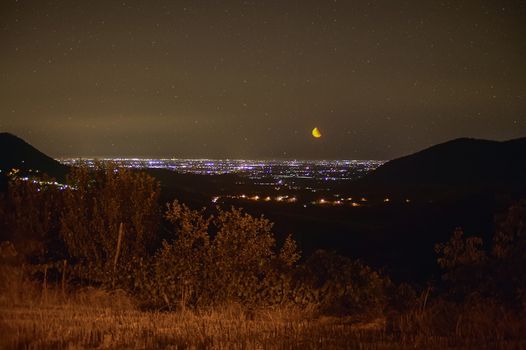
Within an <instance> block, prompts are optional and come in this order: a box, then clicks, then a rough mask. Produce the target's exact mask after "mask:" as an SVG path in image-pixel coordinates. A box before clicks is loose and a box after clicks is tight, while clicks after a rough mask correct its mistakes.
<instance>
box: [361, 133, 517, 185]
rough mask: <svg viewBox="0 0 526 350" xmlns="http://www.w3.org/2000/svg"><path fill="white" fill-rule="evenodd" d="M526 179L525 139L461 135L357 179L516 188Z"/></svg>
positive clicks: (368, 182) (364, 182) (375, 182)
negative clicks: (487, 138) (490, 139)
mask: <svg viewBox="0 0 526 350" xmlns="http://www.w3.org/2000/svg"><path fill="white" fill-rule="evenodd" d="M525 178H526V138H520V139H515V140H510V141H503V142H498V141H488V140H479V139H469V138H459V139H455V140H452V141H448V142H445V143H442V144H438V145H435V146H432V147H429V148H427V149H424V150H422V151H420V152H417V153H414V154H411V155H408V156H405V157H401V158H397V159H394V160H391V161H389V162H387V163H385V164H383V165H382V166H380V167H379V168H378V169H376V170H375V171H373V172H371V173H370V174H368V175H366V176H365V177H363V178H362V179H360V180H358V181H356V182H355V185H358V186H360V187H362V188H381V189H382V190H384V191H385V190H391V191H395V192H396V190H410V189H417V188H418V189H422V188H427V189H431V188H447V187H449V188H463V189H468V188H479V189H484V188H491V189H494V188H501V187H505V188H517V187H521V188H522V187H524V179H525Z"/></svg>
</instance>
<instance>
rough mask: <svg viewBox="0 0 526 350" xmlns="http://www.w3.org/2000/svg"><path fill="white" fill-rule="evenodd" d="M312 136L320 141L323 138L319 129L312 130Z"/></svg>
mask: <svg viewBox="0 0 526 350" xmlns="http://www.w3.org/2000/svg"><path fill="white" fill-rule="evenodd" d="M312 136H314V137H315V138H317V139H319V138H320V137H321V132H320V130H319V129H318V128H314V129H312Z"/></svg>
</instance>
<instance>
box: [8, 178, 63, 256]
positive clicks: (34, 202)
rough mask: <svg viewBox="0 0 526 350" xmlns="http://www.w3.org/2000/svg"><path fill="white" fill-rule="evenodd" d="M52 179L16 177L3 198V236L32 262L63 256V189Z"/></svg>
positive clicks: (11, 181) (12, 179)
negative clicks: (60, 233)
mask: <svg viewBox="0 0 526 350" xmlns="http://www.w3.org/2000/svg"><path fill="white" fill-rule="evenodd" d="M50 183H52V179H49V178H47V177H44V178H43V179H37V178H25V179H21V178H19V177H17V176H13V177H12V178H11V179H10V181H9V187H8V190H7V193H6V194H5V195H4V197H3V198H0V204H1V205H0V214H1V216H0V221H1V222H0V228H1V229H2V231H3V232H4V233H5V236H4V234H3V235H2V239H4V240H10V241H12V242H13V243H14V244H15V246H16V249H17V251H18V253H19V254H20V255H22V256H24V257H25V258H26V259H30V260H32V261H33V262H41V261H44V260H45V259H49V258H53V257H55V256H56V255H60V252H59V248H60V246H59V244H58V242H57V239H56V237H57V233H58V227H59V215H58V212H59V210H60V208H61V207H62V197H61V193H60V190H59V189H58V188H57V187H56V186H54V185H51V184H50Z"/></svg>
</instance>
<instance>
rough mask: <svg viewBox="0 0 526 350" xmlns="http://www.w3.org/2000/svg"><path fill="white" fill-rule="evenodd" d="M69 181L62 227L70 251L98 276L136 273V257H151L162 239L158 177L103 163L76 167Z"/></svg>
mask: <svg viewBox="0 0 526 350" xmlns="http://www.w3.org/2000/svg"><path fill="white" fill-rule="evenodd" d="M67 181H68V184H69V186H70V187H68V188H67V189H66V190H65V193H64V206H63V209H62V213H61V219H60V222H61V229H60V233H61V236H62V238H63V240H64V242H65V244H66V247H67V250H68V253H69V255H70V257H71V258H73V259H74V260H75V261H76V262H77V263H78V266H79V267H81V268H82V269H81V270H82V271H84V273H89V279H91V280H93V281H97V282H100V283H103V284H109V282H110V281H112V282H114V281H115V278H117V279H119V280H123V278H124V277H126V276H130V274H129V273H128V274H126V273H125V272H127V270H128V269H129V267H130V266H131V265H132V262H133V261H134V260H136V259H140V258H145V257H147V255H148V253H149V252H150V251H151V250H152V249H153V248H154V247H155V244H156V241H157V229H158V220H159V205H158V198H159V184H158V182H157V181H156V180H155V179H154V178H152V177H150V176H148V175H147V174H145V173H142V172H136V171H133V170H129V169H125V168H118V167H116V166H115V165H114V164H107V165H103V164H101V163H97V164H96V167H95V169H93V170H91V169H89V168H88V167H87V166H85V165H83V166H80V167H75V168H73V169H72V170H71V173H70V174H69V175H68V178H67ZM128 272H129V271H128Z"/></svg>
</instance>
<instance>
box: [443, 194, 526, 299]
mask: <svg viewBox="0 0 526 350" xmlns="http://www.w3.org/2000/svg"><path fill="white" fill-rule="evenodd" d="M525 222H526V202H525V201H520V202H517V203H515V204H513V205H512V206H510V208H509V209H508V211H507V212H506V214H505V215H503V217H501V218H499V219H498V220H497V225H496V231H495V234H494V236H493V242H492V245H491V247H487V248H486V249H484V245H483V241H482V239H481V238H479V237H476V236H473V237H466V238H465V237H463V233H462V231H461V230H460V229H457V230H455V232H454V234H453V236H452V237H451V239H450V240H449V241H448V242H447V243H443V244H437V245H436V248H435V249H436V252H437V253H438V263H439V265H440V266H441V267H442V268H443V269H444V270H445V272H444V274H443V276H442V277H443V279H444V281H446V282H448V288H449V291H450V293H451V294H452V295H454V296H455V297H458V298H474V297H476V298H481V297H482V298H487V297H489V298H496V299H497V300H501V301H503V302H506V303H510V302H511V303H519V304H521V303H522V304H524V303H525V302H526V293H525V291H526V268H525V266H526V254H525V252H526V230H525Z"/></svg>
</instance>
